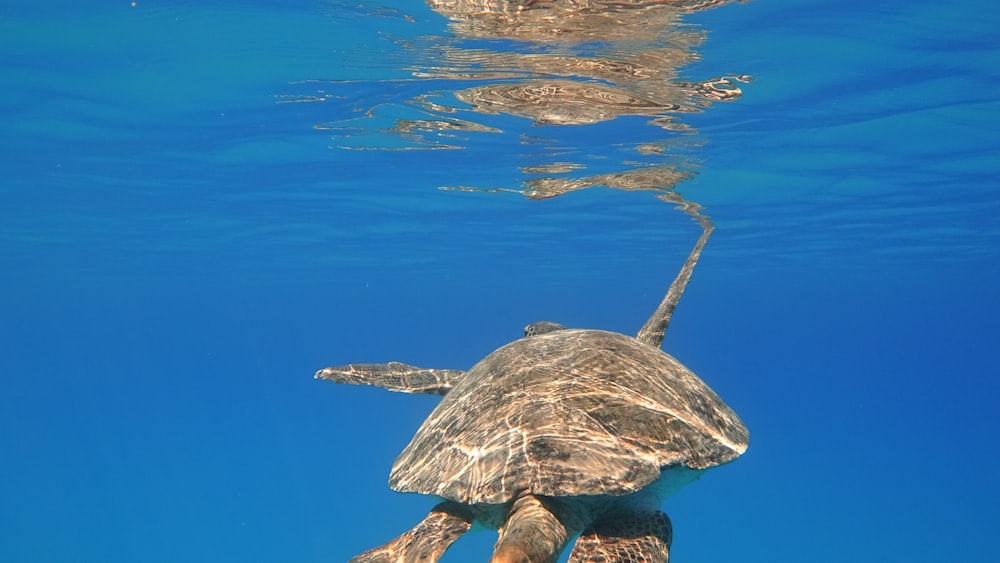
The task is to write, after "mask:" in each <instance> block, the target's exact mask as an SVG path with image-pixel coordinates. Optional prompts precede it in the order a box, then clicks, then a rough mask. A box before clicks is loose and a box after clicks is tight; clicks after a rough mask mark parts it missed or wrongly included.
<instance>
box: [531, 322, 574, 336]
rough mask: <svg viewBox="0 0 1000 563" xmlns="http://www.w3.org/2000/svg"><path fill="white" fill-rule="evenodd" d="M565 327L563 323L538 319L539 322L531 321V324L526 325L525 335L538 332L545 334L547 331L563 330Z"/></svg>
mask: <svg viewBox="0 0 1000 563" xmlns="http://www.w3.org/2000/svg"><path fill="white" fill-rule="evenodd" d="M565 328H566V327H564V326H563V325H561V324H559V323H554V322H552V321H538V322H537V323H531V324H530V325H528V326H526V327H524V335H525V336H535V335H536V334H545V333H546V332H553V331H556V330H563V329H565Z"/></svg>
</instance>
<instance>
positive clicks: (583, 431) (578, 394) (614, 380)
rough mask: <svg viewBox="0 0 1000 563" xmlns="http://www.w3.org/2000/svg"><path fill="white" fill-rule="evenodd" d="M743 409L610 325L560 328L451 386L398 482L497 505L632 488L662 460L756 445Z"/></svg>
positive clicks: (721, 458)
mask: <svg viewBox="0 0 1000 563" xmlns="http://www.w3.org/2000/svg"><path fill="white" fill-rule="evenodd" d="M748 441H749V434H748V432H747V429H746V426H744V424H743V422H742V421H741V420H740V419H739V417H737V416H736V414H735V413H734V412H733V411H732V410H731V409H730V408H729V407H728V406H727V405H726V404H725V403H723V402H722V400H721V399H720V398H719V397H718V395H716V394H715V392H713V391H712V390H711V389H710V388H709V387H708V386H707V385H705V383H704V382H702V381H701V379H699V378H698V377H697V376H696V375H695V374H694V373H692V372H691V371H690V370H688V369H687V368H685V367H684V366H683V365H681V363H680V362H678V361H677V360H675V359H674V358H672V357H671V356H669V355H667V354H666V353H664V352H663V351H662V350H660V349H658V348H655V347H653V346H649V345H647V344H643V343H641V342H639V341H638V340H636V339H634V338H631V337H628V336H625V335H622V334H618V333H613V332H607V331H601V330H576V329H571V330H560V331H556V332H551V333H547V334H541V335H537V336H533V337H530V338H523V339H520V340H516V341H514V342H512V343H510V344H508V345H506V346H504V347H502V348H500V349H499V350H497V351H495V352H493V353H492V354H490V355H489V356H487V357H486V358H484V359H483V360H482V361H480V362H479V363H478V364H476V365H475V366H474V367H473V368H472V369H471V370H469V371H468V372H467V373H466V374H465V376H464V377H463V378H462V379H461V381H460V382H459V383H458V384H457V385H456V386H455V387H454V388H453V389H452V390H451V391H450V392H449V393H448V395H446V396H445V398H444V400H442V402H441V403H440V404H439V405H438V407H437V408H436V409H435V410H434V411H433V412H432V413H431V414H430V416H429V417H428V418H427V420H426V421H425V422H424V424H423V425H422V426H421V427H420V429H419V430H418V431H417V433H416V435H415V436H414V437H413V440H412V441H411V442H410V444H409V445H408V446H407V447H406V449H404V450H403V452H402V453H401V454H400V456H399V458H397V460H396V462H395V464H393V468H392V474H391V475H390V480H389V484H390V486H391V487H392V488H393V489H395V490H397V491H403V492H416V493H423V494H433V495H439V496H442V497H444V498H447V499H451V500H455V501H458V502H463V503H469V504H479V503H485V504H497V503H503V502H507V501H509V500H511V499H512V498H514V497H515V496H516V495H517V494H518V493H520V492H521V491H525V490H527V491H530V492H531V493H534V494H541V495H548V496H575V495H597V494H602V495H613V496H617V495H624V494H628V493H632V492H635V491H637V490H639V489H641V488H642V487H644V486H646V485H648V484H649V483H651V482H653V481H654V480H656V478H657V477H658V476H659V475H660V469H661V468H662V467H666V466H670V465H684V466H687V467H690V468H692V469H704V468H708V467H712V466H715V465H719V464H722V463H726V462H728V461H731V460H733V459H735V458H736V457H738V456H739V455H740V454H742V453H743V451H745V450H746V447H747V443H748Z"/></svg>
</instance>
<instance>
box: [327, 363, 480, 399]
mask: <svg viewBox="0 0 1000 563" xmlns="http://www.w3.org/2000/svg"><path fill="white" fill-rule="evenodd" d="M464 373H465V372H464V371H462V370H458V369H428V368H419V367H417V366H411V365H408V364H404V363H401V362H389V363H387V364H348V365H346V366H336V367H329V368H323V369H321V370H319V371H317V372H316V375H315V378H316V379H326V380H328V381H333V382H335V383H351V384H353V385H373V386H375V387H382V388H383V389H388V390H390V391H401V392H403V393H427V394H429V395H444V394H445V393H447V392H448V390H450V389H451V388H452V387H454V386H455V383H456V382H457V381H458V379H459V378H460V377H461V376H462V375H463V374H464Z"/></svg>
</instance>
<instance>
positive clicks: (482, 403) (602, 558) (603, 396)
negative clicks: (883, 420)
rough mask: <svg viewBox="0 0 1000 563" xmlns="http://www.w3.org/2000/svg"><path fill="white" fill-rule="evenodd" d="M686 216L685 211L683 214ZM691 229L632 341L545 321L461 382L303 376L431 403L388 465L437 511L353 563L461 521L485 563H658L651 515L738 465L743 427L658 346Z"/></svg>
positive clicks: (427, 375) (435, 553) (415, 372)
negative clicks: (483, 551)
mask: <svg viewBox="0 0 1000 563" xmlns="http://www.w3.org/2000/svg"><path fill="white" fill-rule="evenodd" d="M695 213H697V212H695ZM702 224H703V226H704V227H705V230H704V232H703V234H702V235H701V237H700V238H699V239H698V242H697V243H696V244H695V247H694V249H693V250H692V251H691V254H690V255H689V256H688V259H687V261H686V262H685V264H684V267H683V268H682V269H681V271H680V273H679V274H678V276H677V278H676V279H675V280H674V282H673V283H672V284H671V286H670V289H669V290H668V291H667V294H666V296H665V297H664V299H663V301H662V303H660V305H659V307H658V308H657V309H656V311H655V312H654V313H653V315H652V316H651V317H650V318H649V320H647V321H646V324H645V325H644V326H643V327H642V328H641V329H640V330H639V333H638V335H637V336H636V337H635V338H633V337H630V336H626V335H623V334H618V333H614V332H607V331H603V330H581V329H568V328H564V327H563V326H562V325H559V324H556V323H552V322H546V321H543V322H538V323H534V324H531V325H528V326H527V327H526V328H525V337H524V338H521V339H519V340H515V341H514V342H511V343H510V344H507V345H505V346H503V347H501V348H500V349H498V350H496V351H494V352H493V353H491V354H489V355H488V356H486V358H484V359H483V360H481V361H480V362H479V363H477V364H476V365H475V366H473V367H472V369H470V370H469V371H466V372H463V371H460V370H440V369H423V368H418V367H414V366H410V365H406V364H401V363H398V362H392V363H388V364H351V365H346V366H339V367H331V368H326V369H323V370H320V371H319V372H317V373H316V377H317V378H320V379H329V380H332V381H336V382H341V383H356V384H367V385H376V386H380V387H384V388H387V389H390V390H394V391H404V392H411V393H432V394H440V395H444V399H443V400H442V401H441V403H440V404H438V406H437V407H436V408H435V409H434V411H433V412H432V413H431V414H430V416H428V417H427V420H426V421H424V423H423V425H422V426H421V427H420V429H419V430H417V433H416V435H415V436H414V437H413V440H412V441H411V442H410V444H409V445H408V446H406V449H404V450H403V452H402V453H401V454H400V455H399V457H398V458H397V459H396V462H395V463H394V464H393V467H392V472H391V474H390V477H389V485H390V486H391V487H392V488H393V489H395V490H397V491H401V492H414V493H421V494H426V495H434V496H436V497H439V498H441V499H443V501H442V502H441V503H440V504H438V505H437V506H436V507H435V508H434V509H433V510H431V512H430V514H429V515H428V516H427V517H426V518H424V520H423V521H421V522H420V523H419V524H417V525H416V526H415V527H414V528H413V529H411V530H409V531H407V532H405V533H403V534H402V535H401V536H399V537H397V538H396V539H394V540H392V541H390V542H388V543H386V544H385V545H382V546H380V547H376V548H374V549H370V550H368V551H366V552H364V553H362V554H360V555H358V556H356V557H355V558H353V559H352V560H351V561H352V562H356V563H360V562H416V561H428V562H433V561H437V560H438V559H439V558H440V557H441V554H442V553H444V551H445V550H446V549H447V548H448V546H449V545H451V543H452V542H453V541H455V540H456V539H457V538H458V537H459V536H461V535H462V534H463V533H465V532H466V531H468V530H469V529H470V528H471V527H472V525H473V524H474V523H477V524H480V525H482V526H484V527H488V528H492V529H496V530H499V539H498V540H497V543H496V546H495V548H494V552H493V556H492V558H491V559H490V561H491V563H542V562H554V561H556V559H557V558H558V556H559V554H560V552H561V551H562V550H563V548H564V547H565V546H566V544H567V542H568V541H569V540H570V539H572V538H573V537H574V536H575V535H577V534H579V537H578V538H577V539H576V541H575V543H574V545H573V549H572V552H571V554H570V557H569V561H570V563H583V562H594V563H596V562H623V563H624V562H639V561H643V562H666V561H668V559H669V549H670V543H671V538H672V528H671V524H670V520H669V518H667V516H666V514H664V513H663V512H661V511H660V504H661V502H662V500H663V499H665V498H666V497H667V496H668V495H669V494H671V493H672V492H673V491H675V490H676V489H677V488H679V487H681V486H683V485H685V484H687V483H688V482H690V481H692V480H693V479H696V478H697V477H698V476H699V474H700V473H701V472H702V471H704V470H706V469H708V468H711V467H714V466H716V465H720V464H723V463H726V462H729V461H731V460H733V459H735V458H736V457H738V456H739V455H740V454H742V453H743V452H744V451H745V450H746V448H747V444H748V440H749V433H748V431H747V428H746V426H744V424H743V422H742V421H741V420H740V419H739V417H737V416H736V414H735V413H734V412H733V411H732V410H731V409H730V408H729V407H728V406H727V405H726V404H725V403H724V402H723V401H722V399H720V398H719V396H718V395H716V394H715V392H713V391H712V390H711V389H710V388H709V387H708V386H707V385H706V384H705V383H704V382H702V380H701V379H699V378H698V377H697V376H696V375H695V374H694V373H692V372H691V371H690V370H688V369H687V368H685V367H684V366H683V365H682V364H681V363H680V362H678V361H677V360H676V359H674V358H673V357H671V356H669V355H667V354H665V353H664V352H663V351H662V350H660V344H661V343H662V341H663V335H664V333H665V331H666V329H667V324H668V323H669V320H670V316H671V314H672V312H673V310H674V307H675V306H676V304H677V301H678V300H679V298H680V296H681V294H682V293H683V291H684V286H685V285H686V284H687V281H688V279H689V278H690V275H691V271H692V269H693V268H694V265H695V263H696V262H697V260H698V256H699V255H700V253H701V249H702V247H703V246H704V244H705V242H706V241H707V239H708V236H709V234H710V233H711V230H712V227H711V225H710V224H709V223H708V222H707V220H703V221H702Z"/></svg>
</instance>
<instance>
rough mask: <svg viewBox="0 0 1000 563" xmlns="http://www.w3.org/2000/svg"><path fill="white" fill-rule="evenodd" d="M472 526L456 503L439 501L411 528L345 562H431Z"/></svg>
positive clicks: (463, 510) (468, 515) (470, 520)
mask: <svg viewBox="0 0 1000 563" xmlns="http://www.w3.org/2000/svg"><path fill="white" fill-rule="evenodd" d="M471 527H472V516H471V515H470V514H469V513H468V511H467V510H466V509H465V507H464V506H462V505H460V504H458V503H456V502H450V501H446V502H442V503H441V504H439V505H437V506H435V507H434V509H433V510H431V512H430V514H428V515H427V517H426V518H424V519H423V520H421V521H420V523H419V524H417V525H416V526H414V527H413V529H411V530H408V531H406V532H404V533H403V534H402V535H401V536H399V537H398V538H396V539H394V540H392V541H390V542H389V543H387V544H384V545H381V546H379V547H376V548H372V549H369V550H368V551H365V552H364V553H360V554H358V555H356V556H354V557H353V558H352V559H351V560H350V561H349V562H348V563H398V562H400V561H406V562H409V561H414V562H417V561H419V562H420V563H434V562H435V561H437V560H438V559H440V558H441V555H442V554H443V553H444V552H445V550H446V549H448V547H449V546H451V544H452V543H454V541H455V540H457V539H458V538H459V536H461V535H462V534H464V533H465V532H468V531H469V528H471Z"/></svg>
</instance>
